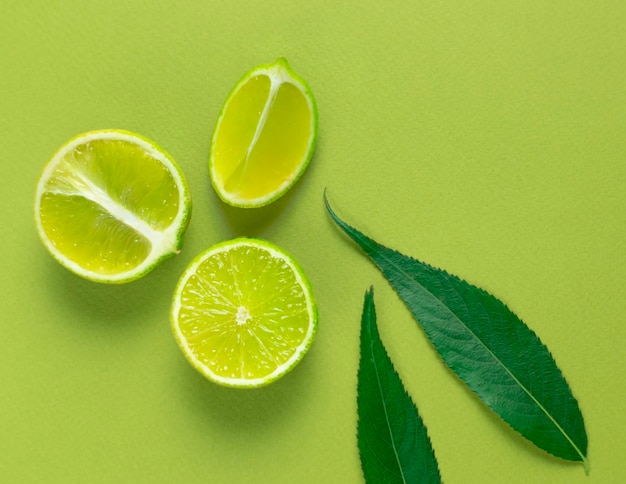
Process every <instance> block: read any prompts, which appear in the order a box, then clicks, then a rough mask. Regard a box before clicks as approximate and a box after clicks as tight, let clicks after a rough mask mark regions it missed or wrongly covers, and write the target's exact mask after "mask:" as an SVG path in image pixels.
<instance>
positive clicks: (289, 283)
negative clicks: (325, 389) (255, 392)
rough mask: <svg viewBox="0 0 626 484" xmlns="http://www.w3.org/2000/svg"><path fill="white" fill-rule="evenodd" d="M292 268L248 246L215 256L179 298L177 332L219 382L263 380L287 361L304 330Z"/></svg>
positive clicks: (303, 306)
mask: <svg viewBox="0 0 626 484" xmlns="http://www.w3.org/2000/svg"><path fill="white" fill-rule="evenodd" d="M309 324H310V322H309V312H308V308H307V299H306V295H305V293H304V291H303V289H302V287H301V285H300V283H299V282H298V281H297V279H296V276H295V275H294V272H293V269H292V268H291V267H290V266H289V265H288V264H287V263H286V262H285V261H284V260H282V259H279V258H276V257H273V256H272V255H271V254H270V252H268V251H266V250H264V249H262V248H258V247H250V246H242V247H236V248H232V249H230V250H228V251H224V252H218V253H216V254H214V255H212V256H210V257H209V258H207V259H206V260H205V261H203V262H202V263H201V265H200V266H198V267H197V269H196V271H195V273H194V274H193V275H192V276H191V277H189V279H188V280H187V281H186V284H185V286H184V288H183V290H182V293H181V308H180V310H179V313H178V327H179V330H180V331H181V333H182V335H183V337H184V338H185V340H186V342H187V345H188V347H189V350H190V351H191V353H192V354H193V355H194V357H195V358H196V359H197V360H198V361H199V362H200V363H201V364H202V365H204V366H205V367H206V368H208V369H209V370H210V371H211V372H212V373H213V374H215V375H217V376H219V377H223V378H234V379H254V378H263V377H265V376H267V375H270V374H271V373H272V372H274V371H275V370H276V369H277V368H278V367H279V366H280V365H282V364H284V363H285V362H287V361H288V360H289V359H290V358H291V357H292V356H293V355H294V353H295V352H296V351H297V349H298V347H299V345H300V344H301V343H302V342H303V341H304V339H305V337H306V335H307V331H308V327H309Z"/></svg>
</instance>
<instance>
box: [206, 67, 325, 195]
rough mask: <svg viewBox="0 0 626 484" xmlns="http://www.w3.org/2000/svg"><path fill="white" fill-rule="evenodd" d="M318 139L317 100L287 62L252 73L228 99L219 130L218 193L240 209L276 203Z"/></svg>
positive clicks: (212, 167)
mask: <svg viewBox="0 0 626 484" xmlns="http://www.w3.org/2000/svg"><path fill="white" fill-rule="evenodd" d="M316 138H317V107H316V104H315V98H314V97H313V93H312V92H311V90H310V89H309V87H308V85H307V84H306V82H305V81H304V80H303V79H302V78H301V77H300V76H298V75H297V74H296V73H295V72H294V71H293V70H292V69H291V68H290V67H289V64H287V61H286V60H285V59H282V58H281V59H278V60H277V61H276V62H275V63H274V64H267V65H261V66H258V67H256V68H254V69H252V70H251V71H250V72H248V73H247V74H246V75H244V76H243V78H242V79H241V80H240V81H239V82H238V83H237V85H236V86H235V88H234V89H233V90H232V92H231V93H230V95H229V96H228V99H227V100H226V103H225V104H224V107H223V108H222V111H221V113H220V116H219V118H218V120H217V124H216V127H215V131H214V132H213V140H212V143H211V155H210V159H209V172H210V175H211V181H212V183H213V186H214V188H215V191H216V192H217V194H218V195H219V197H220V198H221V199H222V200H223V201H224V202H226V203H228V204H230V205H234V206H237V207H260V206H263V205H267V204H269V203H271V202H273V201H274V200H276V199H277V198H279V197H281V196H282V195H284V194H285V193H286V192H287V190H289V188H291V187H292V186H293V185H294V183H296V181H297V180H298V178H300V176H301V175H302V174H303V173H304V170H305V169H306V167H307V165H308V164H309V161H310V160H311V157H312V155H313V149H314V147H315V141H316Z"/></svg>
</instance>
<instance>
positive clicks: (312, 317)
mask: <svg viewBox="0 0 626 484" xmlns="http://www.w3.org/2000/svg"><path fill="white" fill-rule="evenodd" d="M239 246H253V247H257V248H260V249H263V250H265V251H267V252H269V254H270V255H271V256H272V257H274V258H278V259H280V260H282V261H284V262H285V263H286V264H287V265H288V266H289V267H290V269H291V270H292V272H293V273H294V275H295V278H296V281H297V283H298V285H299V286H300V287H301V288H302V292H303V293H304V295H305V299H306V307H307V314H308V315H309V326H308V328H307V333H306V335H305V336H304V338H303V340H302V342H301V343H300V344H299V345H298V348H297V349H296V351H295V352H294V354H293V355H292V356H291V357H290V358H289V359H288V360H287V361H285V362H284V363H283V364H281V365H279V366H278V367H277V368H276V369H275V370H274V371H273V372H272V373H270V374H268V375H266V376H264V377H262V378H249V379H248V378H244V377H241V378H226V377H223V376H221V375H217V374H215V373H214V372H213V371H212V370H211V369H210V368H209V367H208V366H206V365H205V364H204V363H203V362H202V361H200V360H198V359H197V358H196V356H195V355H194V353H193V351H192V350H191V348H190V346H189V345H188V343H187V341H186V339H185V337H184V335H183V333H182V331H181V330H180V328H179V326H178V314H179V311H180V309H181V293H182V291H183V289H184V288H185V285H186V283H187V281H188V280H189V278H190V277H191V276H193V275H194V274H195V272H196V270H197V268H198V266H200V265H201V264H202V263H203V262H204V261H205V260H206V259H208V258H209V257H212V256H214V255H216V254H219V253H221V252H228V251H229V250H231V249H233V248H235V247H239ZM244 309H245V308H244ZM242 313H243V311H242ZM171 315H172V326H173V329H174V334H175V337H176V340H177V342H178V344H179V345H180V346H181V349H182V350H183V353H184V354H185V356H186V358H187V359H188V360H189V361H190V363H191V364H192V365H193V366H194V367H195V368H196V369H197V370H199V371H200V372H201V373H203V374H204V375H205V376H206V377H207V378H209V379H210V380H212V381H215V382H217V383H220V384H222V385H225V386H232V387H255V386H261V385H264V384H267V383H269V382H272V381H274V380H276V379H277V378H279V377H280V376H282V375H283V374H285V373H287V372H288V371H289V370H290V369H291V368H293V367H294V366H295V364H296V363H297V362H298V361H299V360H300V359H301V358H302V356H303V355H304V353H306V351H307V350H308V348H309V346H310V345H311V342H312V340H313V336H314V334H315V330H316V309H315V303H314V301H313V296H312V293H311V289H310V286H309V284H308V282H307V281H306V279H304V276H303V274H302V271H301V269H299V268H298V266H297V265H296V264H295V263H294V261H293V260H292V259H291V257H289V256H288V255H287V254H285V253H283V252H281V251H278V250H276V249H274V248H273V247H272V246H271V245H269V244H268V243H266V242H263V241H258V240H251V239H235V240H232V241H228V242H224V243H221V244H218V245H217V246H215V247H214V248H212V249H209V250H208V251H206V252H204V253H202V254H200V255H199V256H198V257H197V258H196V259H195V260H194V261H192V262H191V264H190V265H189V267H188V268H187V269H186V270H185V272H184V274H183V275H182V277H181V279H180V280H179V282H178V285H177V286H176V290H175V293H174V302H173V304H172V311H171ZM238 315H239V314H238ZM246 322H247V320H246ZM236 324H239V318H237V319H236Z"/></svg>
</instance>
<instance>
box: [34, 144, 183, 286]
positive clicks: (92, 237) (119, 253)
mask: <svg viewBox="0 0 626 484" xmlns="http://www.w3.org/2000/svg"><path fill="white" fill-rule="evenodd" d="M178 205H179V193H178V187H177V185H176V182H175V180H174V178H173V177H172V175H171V173H170V172H169V171H168V170H167V169H166V167H164V166H163V164H162V163H161V162H160V161H159V160H157V159H155V158H153V157H152V156H150V154H149V153H148V152H146V151H145V150H144V149H143V148H142V147H140V146H138V145H136V144H134V143H131V142H129V141H124V140H111V139H107V140H102V139H98V140H91V141H88V142H86V143H83V144H81V145H78V146H77V147H75V148H74V149H73V150H70V151H69V152H68V153H67V154H66V155H65V156H64V157H63V158H62V159H61V160H60V162H59V163H58V164H57V165H56V166H55V168H54V171H53V173H52V174H51V176H50V177H49V179H48V181H47V183H46V186H45V187H44V192H43V194H42V197H41V201H40V209H39V210H40V217H41V223H42V227H43V230H44V231H45V234H46V237H47V238H48V239H49V240H50V242H51V243H52V244H53V245H54V246H55V247H56V248H57V249H58V250H59V252H61V253H62V254H64V255H65V256H66V257H68V258H69V259H71V260H72V261H73V262H75V263H76V264H78V265H79V266H81V267H82V268H84V269H87V270H91V271H95V272H98V273H101V274H115V273H119V272H121V271H126V270H130V269H133V268H134V267H136V266H137V265H139V264H140V263H141V262H142V261H143V260H144V259H145V258H146V257H147V255H148V254H149V253H150V250H151V242H150V240H149V239H148V238H146V237H145V236H144V234H142V233H141V232H140V231H139V230H137V227H134V226H133V223H132V222H130V221H129V219H128V218H129V217H130V219H134V220H141V221H143V223H145V224H146V225H147V227H149V229H151V230H155V231H163V230H164V229H166V228H167V227H168V226H169V225H171V223H172V222H173V221H174V219H175V217H176V214H177V212H178ZM111 207H119V208H118V209H116V210H115V212H116V213H111V210H110V208H111Z"/></svg>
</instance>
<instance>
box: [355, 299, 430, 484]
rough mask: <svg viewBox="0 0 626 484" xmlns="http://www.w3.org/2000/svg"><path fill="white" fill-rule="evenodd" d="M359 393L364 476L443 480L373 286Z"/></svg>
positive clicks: (367, 303)
mask: <svg viewBox="0 0 626 484" xmlns="http://www.w3.org/2000/svg"><path fill="white" fill-rule="evenodd" d="M357 395H358V396H357V404H358V413H359V422H358V442H359V452H360V455H361V466H362V468H363V474H364V475H365V480H366V481H367V482H370V483H379V482H384V483H395V482H399V483H409V482H411V483H438V482H441V478H440V476H439V468H438V467H437V460H436V458H435V454H434V452H433V449H432V447H431V445H430V439H429V438H428V434H427V433H426V427H424V424H423V423H422V419H421V418H420V416H419V414H418V413H417V408H416V407H415V404H414V403H413V401H412V400H411V397H410V396H409V395H408V394H407V392H406V391H405V389H404V386H403V385H402V381H401V380H400V377H399V376H398V374H397V373H396V370H395V369H394V367H393V364H392V363H391V360H390V359H389V356H388V355H387V351H386V350H385V347H384V346H383V344H382V342H381V340H380V336H379V335H378V328H377V326H376V308H375V307H374V290H373V289H370V290H369V291H367V292H366V293H365V302H364V303H363V316H362V317H361V363H360V365H359V376H358V392H357Z"/></svg>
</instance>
